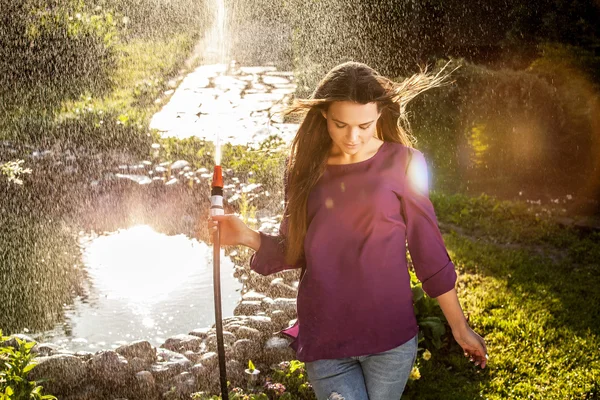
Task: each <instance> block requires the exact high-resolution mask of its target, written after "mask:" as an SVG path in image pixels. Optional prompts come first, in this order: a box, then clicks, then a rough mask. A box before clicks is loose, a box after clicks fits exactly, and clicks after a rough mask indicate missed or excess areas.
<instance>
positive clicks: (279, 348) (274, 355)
mask: <svg viewBox="0 0 600 400" xmlns="http://www.w3.org/2000/svg"><path fill="white" fill-rule="evenodd" d="M290 342H291V341H290V340H289V339H284V338H280V337H271V338H269V339H268V340H267V341H266V343H265V345H264V353H263V354H262V358H261V359H262V361H263V362H265V363H267V364H268V365H271V364H279V363H280V362H282V361H288V360H292V359H294V358H295V357H296V352H295V351H294V349H292V348H291V347H289V345H290Z"/></svg>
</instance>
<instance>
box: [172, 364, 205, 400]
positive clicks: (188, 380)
mask: <svg viewBox="0 0 600 400" xmlns="http://www.w3.org/2000/svg"><path fill="white" fill-rule="evenodd" d="M172 384H173V385H174V386H175V392H176V393H177V394H178V395H179V396H180V397H183V398H186V399H187V398H190V396H191V394H192V393H194V392H195V391H197V390H198V389H199V388H198V384H197V380H196V378H195V376H194V375H192V374H191V373H190V372H187V371H184V372H182V373H180V374H179V375H177V376H176V377H175V378H174V379H173V382H172Z"/></svg>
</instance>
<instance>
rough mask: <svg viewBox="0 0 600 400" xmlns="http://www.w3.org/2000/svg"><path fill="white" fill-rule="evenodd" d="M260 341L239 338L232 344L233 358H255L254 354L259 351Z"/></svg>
mask: <svg viewBox="0 0 600 400" xmlns="http://www.w3.org/2000/svg"><path fill="white" fill-rule="evenodd" d="M261 350H262V349H261V345H260V342H258V341H256V340H250V339H240V340H237V341H236V342H235V343H234V344H233V355H232V356H233V358H235V359H237V360H242V361H244V362H246V361H248V360H254V359H256V357H255V354H258V353H260V351H261Z"/></svg>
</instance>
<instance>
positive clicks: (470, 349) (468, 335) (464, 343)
mask: <svg viewBox="0 0 600 400" xmlns="http://www.w3.org/2000/svg"><path fill="white" fill-rule="evenodd" d="M452 334H453V335H454V339H455V340H456V342H457V343H458V344H459V345H460V347H462V348H463V351H464V355H465V357H469V361H474V362H475V365H476V366H477V365H480V364H481V369H483V368H485V365H486V364H487V359H488V354H487V348H486V346H485V341H484V340H483V338H482V337H481V336H479V335H478V334H477V333H475V332H474V331H473V329H471V327H469V326H468V325H467V327H466V328H464V329H461V330H460V331H459V332H454V331H452Z"/></svg>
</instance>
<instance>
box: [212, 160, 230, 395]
mask: <svg viewBox="0 0 600 400" xmlns="http://www.w3.org/2000/svg"><path fill="white" fill-rule="evenodd" d="M210 194H211V196H210V215H211V216H213V215H223V214H225V212H224V210H223V175H222V172H221V166H220V165H215V169H214V173H213V182H212V189H211V193H210ZM213 287H214V299H215V325H216V329H217V354H218V355H219V376H220V381H221V398H222V399H223V400H229V393H228V390H227V370H226V368H225V345H224V343H223V315H222V312H221V226H220V223H217V230H216V232H215V233H214V235H213Z"/></svg>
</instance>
